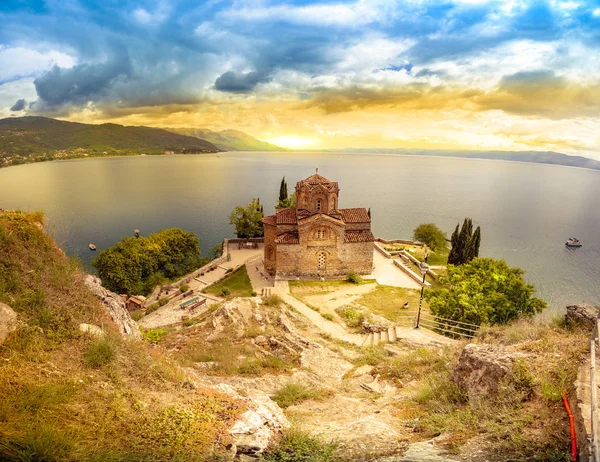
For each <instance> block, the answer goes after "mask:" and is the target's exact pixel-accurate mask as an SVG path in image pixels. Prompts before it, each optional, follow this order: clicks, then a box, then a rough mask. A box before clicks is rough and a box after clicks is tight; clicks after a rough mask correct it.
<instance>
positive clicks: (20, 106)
mask: <svg viewBox="0 0 600 462" xmlns="http://www.w3.org/2000/svg"><path fill="white" fill-rule="evenodd" d="M26 106H27V101H25V100H24V99H20V100H17V102H16V103H15V104H13V106H12V107H11V108H10V110H11V111H12V112H19V111H22V110H23V109H25V107H26Z"/></svg>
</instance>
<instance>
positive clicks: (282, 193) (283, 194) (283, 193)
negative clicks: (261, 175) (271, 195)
mask: <svg viewBox="0 0 600 462" xmlns="http://www.w3.org/2000/svg"><path fill="white" fill-rule="evenodd" d="M287 197H288V190H287V183H286V181H285V177H283V178H282V179H281V185H280V186H279V202H281V201H284V200H286V199H287Z"/></svg>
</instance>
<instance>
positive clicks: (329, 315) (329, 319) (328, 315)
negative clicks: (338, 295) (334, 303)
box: [321, 313, 334, 321]
mask: <svg viewBox="0 0 600 462" xmlns="http://www.w3.org/2000/svg"><path fill="white" fill-rule="evenodd" d="M321 316H323V317H324V318H325V319H327V320H328V321H333V319H334V318H333V315H332V314H331V313H321Z"/></svg>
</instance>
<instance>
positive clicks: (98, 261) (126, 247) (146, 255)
mask: <svg viewBox="0 0 600 462" xmlns="http://www.w3.org/2000/svg"><path fill="white" fill-rule="evenodd" d="M204 261H205V260H204V259H202V257H201V256H200V239H198V237H197V236H196V235H195V234H194V233H191V232H188V231H183V230H182V229H178V228H172V229H163V230H160V231H159V232H158V233H154V234H150V235H148V236H147V237H143V236H142V237H139V238H136V237H126V238H124V239H121V240H120V241H119V242H117V243H116V244H115V245H114V246H112V247H110V248H108V249H106V250H103V251H100V253H99V254H98V256H97V257H96V258H95V259H94V260H93V261H92V265H93V266H94V268H96V271H97V272H98V276H99V277H100V279H102V283H103V285H104V286H105V287H107V288H108V289H110V290H112V291H113V292H117V293H127V294H147V293H149V292H151V291H152V289H153V288H154V287H155V286H156V285H158V284H161V283H163V282H164V281H166V280H172V279H176V278H179V277H181V276H183V275H184V274H187V273H189V272H191V271H193V270H195V269H196V268H199V267H200V266H202V264H203V263H204Z"/></svg>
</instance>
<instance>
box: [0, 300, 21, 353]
mask: <svg viewBox="0 0 600 462" xmlns="http://www.w3.org/2000/svg"><path fill="white" fill-rule="evenodd" d="M16 328H17V313H15V312H14V311H13V309H12V308H11V307H10V306H8V305H5V304H4V303H0V344H1V343H3V342H4V340H6V339H7V338H8V336H9V335H10V334H11V333H12V332H13V331H14V330H15V329H16Z"/></svg>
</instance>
